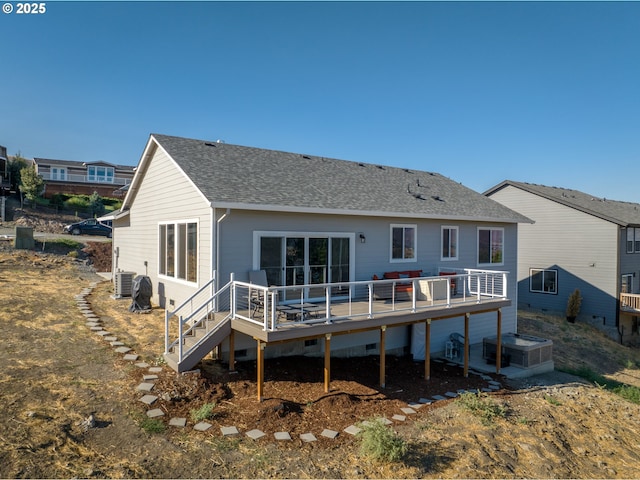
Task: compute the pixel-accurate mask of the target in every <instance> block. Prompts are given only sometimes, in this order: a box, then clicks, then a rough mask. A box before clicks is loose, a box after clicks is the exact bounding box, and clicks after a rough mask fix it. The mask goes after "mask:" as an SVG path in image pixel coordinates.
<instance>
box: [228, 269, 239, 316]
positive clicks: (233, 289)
mask: <svg viewBox="0 0 640 480" xmlns="http://www.w3.org/2000/svg"><path fill="white" fill-rule="evenodd" d="M234 276H235V275H234V274H233V272H232V273H231V275H229V283H231V288H230V289H229V305H230V310H231V314H232V315H233V318H235V316H236V312H237V309H236V284H235V283H234Z"/></svg>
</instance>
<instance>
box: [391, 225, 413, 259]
mask: <svg viewBox="0 0 640 480" xmlns="http://www.w3.org/2000/svg"><path fill="white" fill-rule="evenodd" d="M417 231H418V229H417V226H416V225H391V262H415V261H416V260H417V256H416V234H417Z"/></svg>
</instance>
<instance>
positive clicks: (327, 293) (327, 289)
mask: <svg viewBox="0 0 640 480" xmlns="http://www.w3.org/2000/svg"><path fill="white" fill-rule="evenodd" d="M324 296H325V298H326V305H325V307H326V310H325V312H326V317H327V323H331V287H325V294H324Z"/></svg>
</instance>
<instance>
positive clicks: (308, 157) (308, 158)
mask: <svg viewBox="0 0 640 480" xmlns="http://www.w3.org/2000/svg"><path fill="white" fill-rule="evenodd" d="M300 156H301V157H302V158H306V159H307V160H311V157H310V156H309V155H300Z"/></svg>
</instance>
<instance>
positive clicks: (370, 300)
mask: <svg viewBox="0 0 640 480" xmlns="http://www.w3.org/2000/svg"><path fill="white" fill-rule="evenodd" d="M367 287H368V288H369V318H373V282H369V283H368V284H367Z"/></svg>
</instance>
